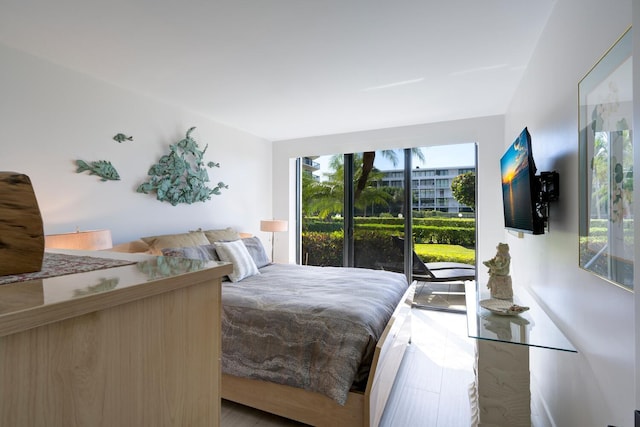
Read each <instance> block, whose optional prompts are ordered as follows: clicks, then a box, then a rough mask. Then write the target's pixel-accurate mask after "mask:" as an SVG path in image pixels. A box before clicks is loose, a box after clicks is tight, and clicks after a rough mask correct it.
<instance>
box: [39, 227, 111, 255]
mask: <svg viewBox="0 0 640 427" xmlns="http://www.w3.org/2000/svg"><path fill="white" fill-rule="evenodd" d="M44 247H45V249H76V250H84V251H99V250H103V249H111V248H112V247H113V241H112V240H111V230H89V231H80V230H78V231H76V232H75V233H63V234H50V235H48V236H44Z"/></svg>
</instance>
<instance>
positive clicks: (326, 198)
mask: <svg viewBox="0 0 640 427" xmlns="http://www.w3.org/2000/svg"><path fill="white" fill-rule="evenodd" d="M475 149H476V148H475V144H461V145H459V146H445V147H419V148H410V149H395V150H379V151H375V152H373V151H372V152H360V153H349V154H343V153H340V154H335V155H328V156H319V157H318V156H315V157H304V158H301V165H302V168H301V176H300V181H301V186H300V187H301V198H300V200H301V203H300V205H301V206H300V212H301V224H302V227H301V234H302V236H301V242H302V244H301V254H300V255H301V256H300V259H301V262H302V263H303V264H309V265H331V266H355V267H365V268H377V269H389V270H396V271H405V269H406V268H408V264H407V261H406V260H405V257H404V252H406V249H407V248H408V247H409V246H406V247H404V248H403V247H398V239H394V237H398V238H401V239H403V238H404V236H405V235H410V236H411V239H409V241H410V243H411V246H410V247H411V248H412V249H415V250H416V252H417V253H418V255H419V256H420V257H421V259H423V260H425V261H430V260H438V261H441V260H453V261H461V262H467V263H475V215H474V208H475V199H474V198H461V197H460V185H458V188H457V193H458V194H456V191H454V189H453V186H452V184H453V183H454V181H456V179H459V178H458V177H459V176H461V175H472V176H473V178H474V179H473V181H472V182H473V183H474V184H475V168H476V164H475V158H476V157H475ZM465 182H469V180H465ZM468 191H469V192H471V193H472V194H475V187H473V188H470V189H468ZM465 203H466V204H465ZM470 205H471V206H470ZM403 249H404V250H403ZM407 258H410V257H407Z"/></svg>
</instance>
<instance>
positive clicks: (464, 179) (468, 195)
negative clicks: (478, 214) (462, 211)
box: [451, 172, 476, 211]
mask: <svg viewBox="0 0 640 427" xmlns="http://www.w3.org/2000/svg"><path fill="white" fill-rule="evenodd" d="M451 192H452V193H453V198H454V199H456V200H457V201H458V203H460V204H463V205H466V206H468V207H470V208H471V209H473V210H474V211H475V210H476V174H475V172H466V173H463V174H461V175H458V176H456V177H455V178H453V180H452V181H451Z"/></svg>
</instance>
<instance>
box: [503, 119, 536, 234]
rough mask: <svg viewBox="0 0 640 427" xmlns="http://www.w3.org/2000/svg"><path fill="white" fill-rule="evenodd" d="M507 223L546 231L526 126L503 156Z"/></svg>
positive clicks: (519, 228) (523, 229) (525, 229)
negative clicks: (538, 202)
mask: <svg viewBox="0 0 640 427" xmlns="http://www.w3.org/2000/svg"><path fill="white" fill-rule="evenodd" d="M500 169H501V176H502V201H503V207H504V224H505V227H506V228H508V229H510V230H514V231H521V232H525V233H531V234H544V227H545V218H544V215H541V214H540V212H538V209H536V208H537V204H536V202H537V200H538V197H539V191H538V188H537V187H538V181H537V180H536V165H535V163H534V161H533V155H532V154H531V135H530V134H529V131H528V130H527V128H526V127H525V128H524V129H523V130H522V132H521V133H520V135H518V137H517V138H516V140H515V141H513V143H512V144H511V146H510V147H509V148H508V149H507V151H506V152H505V153H504V156H502V158H501V159H500Z"/></svg>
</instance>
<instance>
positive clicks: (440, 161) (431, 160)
mask: <svg viewBox="0 0 640 427" xmlns="http://www.w3.org/2000/svg"><path fill="white" fill-rule="evenodd" d="M421 150H422V153H423V154H424V157H425V161H424V162H420V161H419V160H418V159H417V158H415V157H414V158H413V169H416V167H420V168H446V167H462V166H475V164H476V151H475V143H468V144H454V145H438V146H434V147H422V148H421ZM396 153H397V155H398V159H399V163H398V164H397V165H396V166H393V163H392V162H391V161H390V160H387V159H386V158H384V157H383V156H380V155H377V154H376V161H375V165H374V166H375V167H376V168H377V169H379V170H391V169H402V161H403V154H402V150H396ZM330 158H331V156H322V157H318V158H317V159H315V160H314V161H316V162H318V163H320V172H317V173H316V175H320V176H321V177H322V176H323V175H322V172H324V171H327V170H329V168H328V164H329V160H330Z"/></svg>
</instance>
